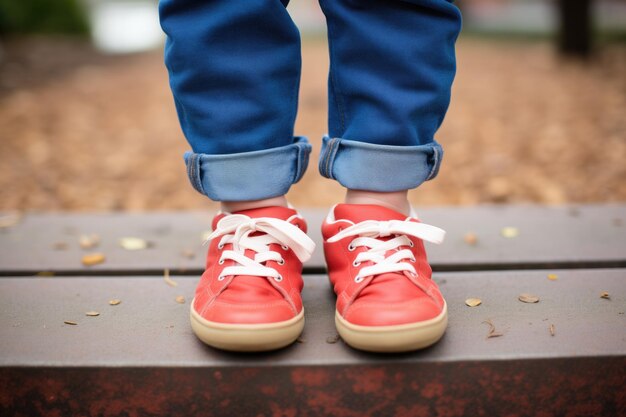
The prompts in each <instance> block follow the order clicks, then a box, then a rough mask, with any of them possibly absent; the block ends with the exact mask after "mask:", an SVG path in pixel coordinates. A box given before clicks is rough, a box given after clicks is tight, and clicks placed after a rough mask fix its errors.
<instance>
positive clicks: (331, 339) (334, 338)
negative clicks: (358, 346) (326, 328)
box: [326, 334, 340, 345]
mask: <svg viewBox="0 0 626 417" xmlns="http://www.w3.org/2000/svg"><path fill="white" fill-rule="evenodd" d="M339 339H340V337H339V335H338V334H336V335H334V336H328V337H327V338H326V343H330V344H331V345H332V344H335V343H337V342H338V341H339Z"/></svg>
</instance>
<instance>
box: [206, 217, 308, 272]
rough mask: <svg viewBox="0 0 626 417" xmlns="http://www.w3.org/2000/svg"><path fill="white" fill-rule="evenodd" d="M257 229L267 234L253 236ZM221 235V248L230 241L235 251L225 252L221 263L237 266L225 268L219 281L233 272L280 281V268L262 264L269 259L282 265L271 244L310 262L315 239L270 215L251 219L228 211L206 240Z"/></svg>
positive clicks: (303, 260) (280, 258) (280, 256)
mask: <svg viewBox="0 0 626 417" xmlns="http://www.w3.org/2000/svg"><path fill="white" fill-rule="evenodd" d="M254 232H262V233H264V234H262V235H259V236H250V234H252V233H254ZM219 236H222V239H221V240H220V242H219V244H218V248H220V249H221V248H223V247H224V245H226V244H228V243H231V244H232V245H233V250H225V251H223V252H222V256H221V257H220V260H219V263H220V264H223V263H224V262H225V261H226V260H232V261H235V265H233V266H227V267H226V268H224V269H223V270H222V272H221V273H220V275H219V277H218V280H220V281H222V280H223V279H224V278H225V277H227V276H230V275H252V276H259V277H269V278H273V279H274V280H275V281H278V282H280V281H282V279H283V278H282V276H281V275H280V274H279V273H278V271H276V270H275V269H274V268H270V267H268V266H265V265H263V263H265V262H267V261H275V262H278V263H279V264H280V263H284V262H285V261H284V259H283V257H282V255H281V254H280V253H278V252H275V251H271V250H270V248H269V245H270V244H271V243H276V244H279V245H281V247H282V249H283V250H285V251H287V250H289V249H291V250H293V251H294V253H295V254H296V256H297V257H298V259H299V260H300V261H301V262H305V261H307V260H308V259H309V258H310V257H311V254H312V253H313V250H314V249H315V243H314V242H313V240H311V238H309V237H308V236H307V235H306V233H304V232H303V231H302V230H300V229H299V228H298V227H297V226H295V225H293V224H291V223H289V222H288V221H285V220H280V219H275V218H271V217H260V218H251V217H248V216H246V215H243V214H229V215H227V216H225V217H223V218H222V219H221V220H220V221H219V222H218V223H217V227H216V228H215V230H214V231H213V233H211V234H210V235H209V237H208V238H207V239H206V241H205V242H204V243H205V244H206V243H207V242H209V241H210V240H212V239H215V238H217V237H219ZM246 249H250V250H253V251H254V252H255V255H254V259H251V258H248V257H247V256H245V255H244V253H245V250H246Z"/></svg>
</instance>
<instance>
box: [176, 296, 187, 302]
mask: <svg viewBox="0 0 626 417" xmlns="http://www.w3.org/2000/svg"><path fill="white" fill-rule="evenodd" d="M175 300H176V302H177V303H178V304H185V297H184V296H182V295H179V296H177V297H176V298H175Z"/></svg>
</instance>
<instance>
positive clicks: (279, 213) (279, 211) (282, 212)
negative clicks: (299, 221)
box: [212, 206, 298, 230]
mask: <svg viewBox="0 0 626 417" xmlns="http://www.w3.org/2000/svg"><path fill="white" fill-rule="evenodd" d="M230 214H243V215H245V216H248V217H250V218H253V219H256V218H259V217H273V218H275V219H280V220H287V219H288V218H290V217H291V216H293V215H294V214H298V212H297V211H295V210H294V209H290V208H288V207H281V206H270V207H258V208H253V209H247V210H239V211H234V212H233V213H230ZM224 216H226V214H225V213H222V214H220V215H219V216H215V217H214V218H213V223H212V227H213V230H215V229H216V228H217V223H218V222H219V221H220V220H221V219H222V218H223V217H224Z"/></svg>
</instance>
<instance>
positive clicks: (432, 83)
mask: <svg viewBox="0 0 626 417" xmlns="http://www.w3.org/2000/svg"><path fill="white" fill-rule="evenodd" d="M288 2H289V0H245V1H243V0H240V1H237V0H161V1H160V5H159V12H160V17H161V25H162V27H163V30H164V31H165V33H166V34H167V41H166V46H165V63H166V66H167V69H168V71H169V77H170V86H171V88H172V92H173V94H174V101H175V104H176V109H177V112H178V115H179V119H180V124H181V126H182V130H183V133H184V134H185V137H186V138H187V140H188V142H189V144H190V146H191V149H192V151H189V152H186V153H185V155H184V158H185V162H186V165H187V172H188V174H189V178H190V180H191V183H192V184H193V186H194V188H196V190H198V191H199V192H201V193H202V194H205V195H207V196H208V197H209V198H211V199H213V200H217V201H238V200H241V201H244V200H257V199H263V198H270V197H275V196H279V195H283V194H285V193H286V192H287V191H288V190H289V188H290V186H291V185H292V184H293V183H295V182H297V181H298V180H299V179H300V178H301V177H302V175H303V174H304V171H305V170H306V168H307V165H308V157H309V153H310V151H311V145H310V144H309V143H308V141H307V139H306V138H304V137H299V136H294V132H293V130H294V121H295V117H296V111H297V103H298V88H299V83H300V67H301V58H300V35H299V33H298V30H297V28H296V27H295V25H294V23H293V21H292V20H291V18H290V17H289V14H288V13H287V10H286V9H285V7H286V6H287V3H288ZM320 4H321V6H322V10H323V11H324V14H325V15H326V20H327V24H328V40H329V48H330V74H329V79H328V96H329V116H328V132H329V134H328V136H327V137H325V138H324V139H323V145H322V152H321V155H320V160H319V171H320V173H321V174H322V175H323V176H325V177H327V178H332V179H335V180H337V181H339V183H340V184H342V185H343V186H345V187H347V188H350V189H358V190H369V191H399V190H406V189H411V188H415V187H417V186H419V185H420V184H421V183H422V182H424V181H426V180H429V179H431V178H434V177H435V176H436V175H437V172H438V169H439V165H440V163H441V157H442V155H443V151H442V148H441V146H440V145H439V144H438V143H437V142H436V141H435V139H434V135H435V132H436V131H437V129H438V128H439V126H440V125H441V122H442V121H443V118H444V115H445V113H446V110H447V108H448V105H449V102H450V88H451V85H452V81H453V78H454V74H455V70H456V63H455V51H454V44H455V41H456V38H457V36H458V34H459V31H460V27H461V16H460V13H459V10H458V9H457V8H456V7H455V6H454V5H453V4H452V2H451V1H447V0H320Z"/></svg>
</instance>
